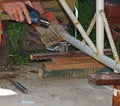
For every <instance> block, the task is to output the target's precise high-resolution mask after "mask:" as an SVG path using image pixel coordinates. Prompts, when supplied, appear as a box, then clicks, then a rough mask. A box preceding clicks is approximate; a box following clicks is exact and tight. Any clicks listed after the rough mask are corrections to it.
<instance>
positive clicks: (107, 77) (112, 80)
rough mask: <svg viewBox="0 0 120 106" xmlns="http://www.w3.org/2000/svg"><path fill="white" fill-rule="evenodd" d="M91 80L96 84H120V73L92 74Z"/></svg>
mask: <svg viewBox="0 0 120 106" xmlns="http://www.w3.org/2000/svg"><path fill="white" fill-rule="evenodd" d="M89 81H90V82H92V83H93V84H96V85H116V84H120V74H117V73H110V74H90V75H89Z"/></svg>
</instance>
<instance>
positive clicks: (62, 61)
mask: <svg viewBox="0 0 120 106" xmlns="http://www.w3.org/2000/svg"><path fill="white" fill-rule="evenodd" d="M52 62H53V63H54V64H77V63H90V62H96V60H95V59H93V58H92V57H90V56H80V57H65V58H64V57H61V58H60V57H57V58H53V59H52Z"/></svg>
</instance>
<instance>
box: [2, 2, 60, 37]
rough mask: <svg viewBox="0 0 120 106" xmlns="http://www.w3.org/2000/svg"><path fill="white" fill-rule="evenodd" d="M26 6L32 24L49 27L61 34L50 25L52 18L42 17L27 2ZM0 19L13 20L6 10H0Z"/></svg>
mask: <svg viewBox="0 0 120 106" xmlns="http://www.w3.org/2000/svg"><path fill="white" fill-rule="evenodd" d="M26 8H27V10H28V12H29V15H30V18H31V21H32V24H35V25H38V26H40V27H43V28H49V29H50V30H51V31H52V32H53V33H54V34H55V35H56V36H58V35H59V34H58V33H57V32H56V31H55V30H54V29H53V28H52V27H50V25H51V21H50V20H48V19H47V18H44V17H42V16H41V15H40V14H39V12H38V11H37V10H36V9H34V8H32V7H31V6H29V5H27V4H26ZM0 19H1V20H11V18H10V17H9V16H8V15H7V13H6V12H5V11H0ZM24 22H26V18H25V21H24Z"/></svg>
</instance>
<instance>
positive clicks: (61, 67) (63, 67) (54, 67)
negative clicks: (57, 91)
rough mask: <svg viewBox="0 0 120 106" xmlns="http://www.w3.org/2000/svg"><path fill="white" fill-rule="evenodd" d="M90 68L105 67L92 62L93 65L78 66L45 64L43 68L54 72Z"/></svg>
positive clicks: (82, 64) (81, 64)
mask: <svg viewBox="0 0 120 106" xmlns="http://www.w3.org/2000/svg"><path fill="white" fill-rule="evenodd" d="M90 67H97V68H98V67H104V65H102V64H100V63H98V62H91V63H76V64H61V65H59V64H54V63H52V62H46V63H43V68H44V69H45V70H46V71H53V70H56V71H57V70H58V71H59V70H69V69H81V68H83V69H84V68H90Z"/></svg>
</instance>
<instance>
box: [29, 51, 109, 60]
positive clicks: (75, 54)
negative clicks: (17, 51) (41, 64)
mask: <svg viewBox="0 0 120 106" xmlns="http://www.w3.org/2000/svg"><path fill="white" fill-rule="evenodd" d="M104 54H105V55H110V54H111V50H110V49H105V50H104ZM79 56H88V55H87V54H85V53H84V52H82V51H68V52H51V53H41V54H30V59H31V60H47V59H52V58H55V57H79Z"/></svg>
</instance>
